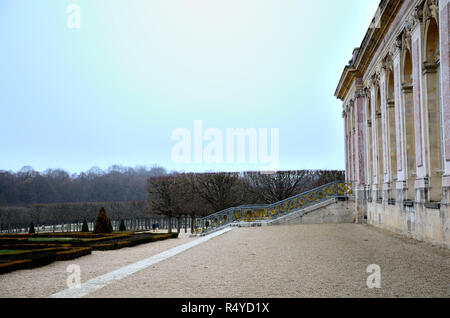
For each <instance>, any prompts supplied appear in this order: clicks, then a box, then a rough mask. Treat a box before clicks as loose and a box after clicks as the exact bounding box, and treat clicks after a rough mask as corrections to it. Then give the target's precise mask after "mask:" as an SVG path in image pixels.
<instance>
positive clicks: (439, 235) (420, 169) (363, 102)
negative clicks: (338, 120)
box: [335, 0, 450, 247]
mask: <svg viewBox="0 0 450 318" xmlns="http://www.w3.org/2000/svg"><path fill="white" fill-rule="evenodd" d="M449 1H450V0H382V1H381V3H380V6H379V11H378V13H377V15H376V17H375V19H374V21H373V23H372V25H371V27H370V28H369V30H368V31H367V33H366V35H365V37H364V40H363V41H362V44H361V46H360V47H359V48H356V49H355V50H354V52H353V56H352V59H351V61H350V62H349V64H348V65H347V66H346V67H345V69H344V72H343V74H342V76H341V79H340V81H339V85H338V87H337V89H336V93H335V96H336V97H337V98H339V99H340V100H342V102H343V118H344V122H345V153H346V178H347V181H349V182H353V185H354V193H355V196H356V199H355V214H354V220H355V222H358V223H365V222H367V223H369V224H372V225H374V226H378V227H382V228H385V229H389V230H392V231H395V232H400V233H403V234H406V235H408V236H410V237H413V238H415V239H418V240H422V241H427V242H432V243H436V244H438V245H441V246H446V247H450V206H449V204H450V93H449V66H450V64H449V63H450V62H449V59H450V49H449V33H448V29H449V22H450V21H449V19H450V17H449V14H450V4H449Z"/></svg>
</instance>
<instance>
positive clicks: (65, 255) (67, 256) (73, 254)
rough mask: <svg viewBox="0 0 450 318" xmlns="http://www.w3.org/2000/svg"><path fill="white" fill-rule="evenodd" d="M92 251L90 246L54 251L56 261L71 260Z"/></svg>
mask: <svg viewBox="0 0 450 318" xmlns="http://www.w3.org/2000/svg"><path fill="white" fill-rule="evenodd" d="M91 253H92V248H90V247H80V248H75V249H71V250H68V251H63V252H56V255H57V258H56V260H57V261H68V260H72V259H75V258H78V257H81V256H85V255H89V254H91Z"/></svg>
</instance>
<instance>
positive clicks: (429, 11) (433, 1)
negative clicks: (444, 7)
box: [421, 0, 439, 24]
mask: <svg viewBox="0 0 450 318" xmlns="http://www.w3.org/2000/svg"><path fill="white" fill-rule="evenodd" d="M421 12H422V19H423V20H430V19H435V20H436V21H437V23H438V24H439V1H438V0H427V1H425V3H424V5H423V9H421Z"/></svg>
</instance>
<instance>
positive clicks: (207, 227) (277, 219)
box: [193, 182, 354, 236]
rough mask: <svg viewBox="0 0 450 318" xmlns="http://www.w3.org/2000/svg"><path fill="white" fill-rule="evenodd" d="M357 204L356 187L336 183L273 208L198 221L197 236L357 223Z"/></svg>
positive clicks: (222, 213)
mask: <svg viewBox="0 0 450 318" xmlns="http://www.w3.org/2000/svg"><path fill="white" fill-rule="evenodd" d="M353 202H354V196H353V190H352V184H351V183H348V182H333V183H329V184H326V185H323V186H321V187H318V188H316V189H313V190H310V191H307V192H304V193H300V194H298V195H296V196H293V197H291V198H288V199H285V200H283V201H280V202H276V203H273V204H265V205H243V206H239V207H233V208H229V209H226V210H224V211H220V212H217V213H215V214H212V215H209V216H207V217H204V218H201V219H197V220H196V221H195V226H196V230H195V233H194V234H193V235H194V236H204V235H207V234H210V233H212V232H215V231H218V230H221V229H223V228H226V227H260V226H269V225H281V224H306V223H309V224H311V223H314V224H317V223H319V224H320V223H348V222H353V213H354V203H353ZM352 203H353V204H352Z"/></svg>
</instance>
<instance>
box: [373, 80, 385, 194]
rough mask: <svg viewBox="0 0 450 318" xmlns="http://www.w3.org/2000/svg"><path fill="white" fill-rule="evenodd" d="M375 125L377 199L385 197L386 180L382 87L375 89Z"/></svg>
mask: <svg viewBox="0 0 450 318" xmlns="http://www.w3.org/2000/svg"><path fill="white" fill-rule="evenodd" d="M375 125H376V126H375V127H376V150H377V183H378V191H377V192H378V193H377V199H378V200H381V199H382V198H383V195H382V194H383V181H384V169H383V135H382V134H383V130H382V127H383V126H382V120H381V92H380V87H379V86H377V87H376V89H375Z"/></svg>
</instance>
